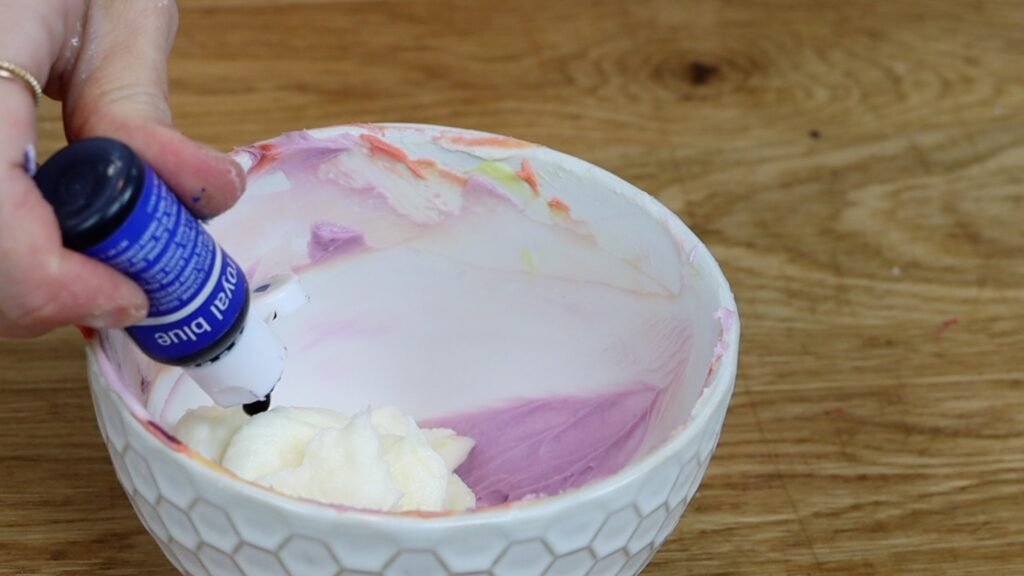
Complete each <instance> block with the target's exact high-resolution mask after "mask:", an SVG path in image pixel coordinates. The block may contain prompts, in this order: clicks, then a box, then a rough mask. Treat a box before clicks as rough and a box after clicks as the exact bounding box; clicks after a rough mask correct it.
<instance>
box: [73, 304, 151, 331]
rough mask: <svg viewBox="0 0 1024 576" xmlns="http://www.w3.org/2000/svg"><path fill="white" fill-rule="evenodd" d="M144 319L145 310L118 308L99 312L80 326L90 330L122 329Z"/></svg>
mask: <svg viewBox="0 0 1024 576" xmlns="http://www.w3.org/2000/svg"><path fill="white" fill-rule="evenodd" d="M145 317H146V310H145V309H141V308H118V309H115V310H108V311H106V312H99V313H97V314H93V315H92V316H89V317H88V318H86V319H85V320H84V321H83V322H82V324H84V325H86V326H89V327H90V328H98V329H104V328H123V327H125V326H130V325H132V324H135V323H136V322H139V321H140V320H142V319H143V318H145Z"/></svg>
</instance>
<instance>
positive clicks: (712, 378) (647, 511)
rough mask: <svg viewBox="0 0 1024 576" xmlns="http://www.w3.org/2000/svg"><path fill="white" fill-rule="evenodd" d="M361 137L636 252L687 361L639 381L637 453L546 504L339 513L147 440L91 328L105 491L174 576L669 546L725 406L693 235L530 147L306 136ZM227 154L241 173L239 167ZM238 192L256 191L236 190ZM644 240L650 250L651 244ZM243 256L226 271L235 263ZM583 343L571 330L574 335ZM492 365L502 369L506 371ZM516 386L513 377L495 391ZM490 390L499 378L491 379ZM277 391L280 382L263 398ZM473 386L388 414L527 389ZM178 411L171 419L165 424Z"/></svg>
mask: <svg viewBox="0 0 1024 576" xmlns="http://www.w3.org/2000/svg"><path fill="white" fill-rule="evenodd" d="M365 131H371V132H372V133H373V134H377V135H380V136H382V137H384V138H387V139H389V140H392V141H395V142H398V143H400V144H401V145H402V146H403V147H404V148H405V149H407V150H409V151H411V152H410V153H415V155H416V156H418V157H428V158H432V159H434V160H437V161H439V162H453V163H456V164H457V163H459V162H462V163H463V164H465V162H467V161H468V160H467V154H466V147H467V146H470V145H471V144H472V145H473V146H475V147H476V149H477V150H476V152H477V153H478V155H483V156H487V157H489V158H491V159H493V160H495V161H497V162H504V163H506V164H508V165H509V166H511V167H513V168H516V167H518V166H520V163H521V161H522V159H523V158H528V159H529V160H530V161H531V162H532V167H533V170H534V171H535V173H536V176H537V179H538V180H539V182H540V184H541V185H542V186H541V189H542V190H543V191H544V192H543V193H544V194H545V195H550V197H551V198H555V197H557V198H559V199H562V200H565V201H567V202H569V203H570V204H572V205H573V206H574V212H575V213H577V214H579V215H580V216H578V217H579V218H581V219H582V220H587V218H588V216H587V214H591V215H592V216H591V217H589V218H590V219H591V221H590V222H588V223H587V224H588V225H592V226H595V227H599V228H601V229H602V231H601V232H600V233H599V234H598V235H599V236H600V235H601V234H604V237H603V239H602V242H605V244H606V245H612V246H614V247H615V248H614V249H615V250H617V251H619V252H620V254H625V255H626V256H629V253H630V251H634V252H636V254H638V255H640V256H641V258H639V259H635V260H634V262H635V263H637V264H636V266H637V267H639V268H641V269H645V270H646V272H647V273H649V275H651V276H655V277H660V278H662V279H667V280H665V281H664V282H663V284H664V285H668V286H669V288H668V290H669V292H671V293H672V294H673V295H674V296H673V297H674V298H677V299H678V302H680V304H679V305H680V306H681V307H682V308H680V310H684V308H685V310H684V311H683V312H682V314H684V315H685V321H686V322H688V323H689V324H688V325H691V326H692V334H691V336H692V338H687V339H686V344H685V345H686V346H687V349H686V350H672V349H669V350H668V352H669V355H670V356H671V355H675V354H688V355H690V357H691V361H689V364H688V368H686V369H685V370H680V371H677V372H671V374H674V375H675V376H673V378H674V381H670V382H657V383H656V384H658V385H661V386H665V387H667V389H670V390H672V393H671V394H668V395H666V399H665V403H664V405H663V406H662V409H661V411H660V413H659V417H658V421H657V422H655V423H654V424H653V425H652V428H651V431H650V432H649V434H648V436H649V438H648V441H646V442H645V445H644V447H643V448H642V449H641V451H640V453H639V454H638V455H637V457H636V458H635V459H634V460H633V461H632V462H631V463H630V464H628V465H627V466H626V467H625V468H623V469H622V470H621V471H619V472H617V473H615V474H613V475H611V476H609V477H606V478H603V479H599V480H596V481H593V482H591V483H589V484H586V485H584V486H583V487H580V488H576V489H573V490H569V491H567V492H565V493H562V494H560V495H556V496H551V497H545V498H539V499H536V500H531V501H529V502H523V503H519V504H516V505H511V506H498V507H494V508H489V509H483V510H479V511H475V512H472V513H466V514H447V515H438V516H426V515H416V514H406V515H393V514H384V513H376V512H365V511H358V510H342V509H339V508H337V507H332V506H327V505H323V504H319V503H315V502H309V501H303V500H298V499H294V498H289V497H286V496H283V495H279V494H276V493H273V492H271V491H269V490H267V489H264V488H262V487H260V486H257V485H254V484H250V483H246V482H244V481H241V480H239V479H237V478H234V477H232V476H230V475H229V474H227V473H225V471H224V470H222V469H220V468H219V467H218V466H217V465H215V464H213V463H210V462H208V461H205V460H203V459H202V458H201V457H199V456H198V455H197V454H196V453H194V452H192V451H191V450H190V449H188V447H186V446H184V445H182V444H181V443H180V442H178V441H177V440H175V439H174V438H173V437H172V436H171V435H169V434H168V433H167V432H166V431H165V430H166V429H168V426H169V424H170V422H168V420H167V419H168V416H167V409H165V404H168V401H167V398H164V396H167V391H166V390H164V391H159V392H154V390H157V389H159V388H160V386H159V385H158V383H153V382H149V381H147V382H145V383H142V382H143V380H142V377H143V376H145V374H146V370H147V368H146V366H145V364H146V363H145V361H142V360H140V359H139V357H138V355H137V353H136V351H135V350H134V349H133V347H132V346H131V345H129V344H128V343H127V341H126V339H125V338H124V337H123V335H122V334H121V333H119V332H103V333H100V334H99V335H98V336H97V337H96V338H94V339H93V340H92V341H91V342H90V344H89V347H88V360H89V381H90V386H91V390H92V394H93V399H94V402H95V407H96V414H97V420H98V422H99V425H100V430H101V432H102V434H103V438H104V440H105V442H106V444H107V447H108V449H109V451H110V455H111V460H112V461H113V464H114V468H115V470H116V472H117V478H118V480H119V481H120V482H121V484H122V486H123V487H124V489H125V492H126V493H127V494H128V497H129V500H130V501H131V503H132V506H133V507H134V508H135V511H136V513H137V514H138V516H139V518H140V519H141V520H142V523H143V524H144V525H145V527H146V528H147V529H148V530H149V532H150V533H151V534H152V536H153V537H154V539H155V540H156V542H157V543H158V544H159V545H160V547H161V549H162V550H163V551H164V553H165V554H166V555H167V558H168V559H169V560H170V561H171V562H172V563H173V564H174V565H175V567H177V568H178V569H179V570H180V571H181V572H183V573H186V574H193V575H205V574H210V575H214V576H226V575H232V574H250V575H279V574H281V575H291V576H317V575H323V576H331V575H339V574H344V575H349V574H351V575H368V574H385V575H388V576H400V575H406V576H432V575H444V574H453V575H454V574H460V575H469V574H490V575H494V576H503V575H508V576H541V575H551V576H572V575H584V574H586V575H591V576H598V575H626V576H630V575H635V574H638V573H639V572H640V571H641V570H642V569H643V567H644V566H645V565H646V564H647V562H648V561H649V560H650V559H651V557H652V556H653V555H654V553H655V551H656V550H657V549H658V547H659V546H661V544H662V543H663V542H664V541H665V539H666V538H667V537H668V536H669V534H671V532H672V530H673V529H674V528H675V526H676V524H677V523H678V522H679V519H680V516H681V515H682V513H683V510H684V509H685V508H686V506H687V504H688V503H689V501H690V500H691V498H692V497H693V495H694V493H695V492H696V490H697V486H698V484H699V483H700V480H701V478H702V476H703V474H704V471H705V469H706V468H707V465H708V461H709V459H710V457H711V454H712V452H713V451H714V448H715V445H716V443H717V440H718V436H719V433H720V431H721V428H722V423H723V419H724V417H725V413H726V407H727V404H728V401H729V398H730V396H731V394H732V389H733V385H734V381H735V377H736V364H737V354H738V339H739V324H738V322H736V321H735V316H734V315H733V314H731V311H734V310H735V302H734V300H733V297H732V294H731V292H730V290H729V287H728V284H727V282H726V280H725V278H724V277H723V275H722V272H721V270H720V269H719V267H718V265H717V263H716V262H715V260H714V259H713V258H712V256H711V254H710V253H709V252H708V251H707V250H706V249H704V247H703V245H702V244H701V243H700V241H699V240H698V239H697V238H696V236H694V234H693V233H692V232H691V231H690V230H689V229H688V228H686V226H685V225H683V223H682V222H680V221H679V219H678V218H677V217H676V216H675V215H674V214H672V213H671V212H670V211H668V210H667V209H666V208H664V207H663V206H662V205H661V204H659V203H657V202H656V201H655V200H654V199H653V198H652V197H650V196H649V195H647V194H645V193H644V192H642V191H640V190H638V189H637V188H635V187H633V186H631V185H629V184H628V183H626V182H624V181H622V180H621V179H619V178H617V177H615V176H613V175H612V174H610V173H608V172H605V171H604V170H601V169H599V168H597V167H595V166H593V165H590V164H588V163H586V162H583V161H581V160H578V159H576V158H573V157H570V156H566V155H564V154H561V153H558V152H555V151H552V150H549V149H546V148H542V147H539V146H534V145H529V144H526V143H522V142H517V141H513V140H510V139H505V138H501V137H495V136H491V135H486V134H481V133H477V132H470V131H462V130H455V129H449V128H441V127H431V126H414V125H385V126H378V127H366V126H349V127H336V128H331V129H325V130H318V131H313V132H311V133H310V134H311V135H312V136H314V137H323V138H329V137H331V136H332V135H337V134H339V133H351V134H359V133H362V132H365ZM473 143H475V144H473ZM239 158H240V159H241V160H243V161H244V162H246V163H248V164H251V162H252V159H251V158H246V156H245V154H240V156H239ZM474 161H476V160H474ZM250 185H251V187H256V188H258V187H259V186H261V185H262V184H260V182H258V179H256V178H254V179H253V181H252V182H251V184H250ZM273 186H278V187H279V183H278V184H274V185H273ZM273 186H271V185H270V184H266V185H265V187H267V190H264V191H263V192H261V193H262V194H274V193H278V192H276V191H274V190H271V189H270V188H272V187H273ZM261 193H260V192H258V193H256V194H255V195H254V194H253V192H252V190H250V192H249V193H248V194H247V196H249V195H253V196H254V197H258V196H259V195H260V194H261ZM253 201H255V200H253ZM247 202H249V200H247V199H243V201H242V202H241V203H240V205H239V208H238V209H236V210H235V211H232V212H231V213H229V214H231V215H234V216H233V218H234V222H235V223H234V224H233V223H232V220H231V218H228V219H227V220H225V222H226V223H224V224H219V223H220V222H221V221H220V220H218V221H217V222H215V223H214V226H213V230H214V233H215V235H216V236H218V238H219V239H220V240H221V241H222V242H224V243H225V245H226V246H227V247H228V248H229V250H230V251H232V252H233V253H236V252H242V253H244V252H245V249H244V247H243V246H237V247H233V246H232V242H235V243H237V238H235V236H233V235H237V234H238V230H240V228H238V227H239V226H244V225H245V223H244V218H245V215H246V208H245V206H246V205H247V204H246V203H247ZM576 207H579V210H578V211H577V210H576ZM595 214H596V216H594V215H595ZM233 227H234V228H233ZM666 239H667V240H666ZM666 241H667V242H668V244H666ZM659 242H660V243H661V245H660V247H659V246H653V244H657V243H659ZM666 250H667V252H666ZM236 257H237V254H236ZM246 257H248V256H246V255H243V256H242V257H240V258H239V260H240V262H241V264H242V265H243V266H246V265H247V262H246V261H245V259H246ZM645 267H646V268H645ZM677 279H678V280H679V281H678V282H677V281H676V280H677ZM390 280H393V279H389V280H388V281H390ZM723 316H724V320H723ZM537 321H538V322H542V321H543V320H542V319H538V320H537ZM609 321H611V322H614V321H615V320H614V319H612V320H609ZM561 328H562V329H566V327H564V326H563V327H561ZM568 329H569V330H572V329H573V327H572V326H569V327H568ZM581 330H582V329H581ZM598 332H600V330H597V331H595V334H596V333H598ZM599 337H600V336H596V335H595V336H591V335H589V334H585V333H584V332H582V331H581V332H580V338H581V339H584V340H585V339H587V338H591V339H594V338H599ZM441 340H442V341H443V340H444V339H443V338H442V339H441ZM640 340H642V338H641V339H640ZM440 345H447V346H458V345H460V343H459V342H455V341H451V342H441V344H440ZM672 345H675V344H672ZM679 345H680V346H682V345H683V344H682V343H680V344H679ZM627 347H628V345H627ZM647 347H648V345H647V344H646V343H643V342H640V343H639V344H637V348H636V350H626V351H627V352H629V353H630V354H632V355H633V356H634V357H637V356H638V357H640V359H639V360H637V362H640V363H641V364H642V363H644V362H647V363H651V362H655V361H657V358H654V357H651V358H645V357H643V355H644V353H645V352H644V350H645V349H647ZM438 350H443V349H442V348H438ZM634 360H636V358H634ZM410 362H414V360H410ZM440 365H441V366H443V365H444V363H443V362H441V363H440ZM488 366H490V364H488ZM497 368H498V369H499V370H508V371H512V372H515V371H516V370H517V369H519V368H517V367H516V366H515V365H512V364H509V365H507V366H498V367H497ZM561 368H563V369H564V368H565V367H561ZM360 369H362V370H364V371H365V372H366V373H367V374H372V372H373V370H374V369H375V367H374V366H373V365H372V364H369V365H367V366H362V367H360ZM569 369H570V370H571V369H572V367H571V366H570V367H569ZM294 370H299V369H298V368H294ZM579 370H581V371H583V370H584V367H582V366H581V367H579ZM563 373H565V372H564V370H563ZM520 376H522V375H517V374H513V375H512V376H510V379H509V380H508V381H510V382H514V381H517V380H516V378H518V377H520ZM495 380H496V381H499V384H501V382H502V381H501V377H499V376H497V375H496V376H495ZM137 382H138V383H137ZM540 384H541V385H542V386H543V385H550V383H540ZM287 385H288V383H287V382H283V383H282V385H281V386H279V388H285V387H287ZM401 385H402V384H401V382H399V383H398V384H396V386H398V388H397V389H394V390H392V389H391V388H388V386H387V383H385V384H383V385H382V386H383V387H381V388H372V389H370V391H369V392H367V391H363V392H362V394H363V396H359V393H358V392H357V393H355V395H356V396H357V398H356V399H355V400H354V402H355V405H357V406H358V405H360V403H363V402H364V401H366V400H371V399H372V398H373V397H374V394H381V395H383V396H388V395H389V394H391V397H390V398H388V400H393V399H394V398H395V397H398V396H400V395H401V394H402V390H401ZM407 385H416V383H408V384H407ZM295 386H296V387H298V384H295ZM478 388H481V389H483V391H477V390H467V391H466V394H455V395H454V400H453V399H452V395H451V394H450V392H452V391H450V390H449V391H447V392H449V394H446V395H445V398H446V399H447V400H446V401H447V402H448V404H449V405H447V406H444V407H442V408H437V409H435V408H434V407H432V406H430V405H429V403H430V398H431V394H429V393H428V394H422V393H421V394H419V395H415V394H413V395H410V397H411V398H413V399H412V400H411V406H401V405H400V407H401V408H402V409H403V410H407V411H409V412H410V413H412V414H413V415H414V416H417V417H421V416H428V417H429V416H436V415H438V413H444V412H445V411H450V410H451V409H453V408H462V407H463V406H462V404H460V403H466V406H465V407H466V408H476V407H479V406H481V405H488V404H489V403H494V402H496V401H500V400H501V399H507V398H514V397H516V396H517V395H523V394H527V395H528V394H530V393H532V391H526V392H523V391H519V390H509V389H507V388H508V384H501V385H495V386H486V387H478ZM573 391H575V390H572V389H567V390H564V392H573ZM308 392H309V391H308V390H306V391H304V392H302V393H299V392H296V394H298V396H297V397H304V398H307V399H308V398H309V396H308V394H307V395H306V396H302V394H306V393H308ZM352 393H353V392H352V390H348V391H346V394H347V395H351V394H352ZM161 395H163V396H161ZM287 395H288V393H286V392H283V393H282V394H280V396H287ZM157 396H161V397H160V398H157ZM193 396H194V395H193ZM328 396H329V395H328ZM193 403H194V402H193ZM285 403H287V402H285ZM339 403H340V404H344V402H342V401H340V400H337V399H332V398H327V399H326V400H325V401H324V403H323V404H324V405H328V406H330V407H332V408H338V409H347V408H351V406H350V405H339ZM182 409H183V408H182V407H181V406H178V407H176V408H175V409H174V411H175V412H176V413H180V411H181V410H182ZM438 411H440V412H438ZM172 420H173V418H172ZM697 545H699V543H698V544H697Z"/></svg>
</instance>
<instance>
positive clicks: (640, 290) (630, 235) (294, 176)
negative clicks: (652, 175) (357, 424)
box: [102, 125, 731, 485]
mask: <svg viewBox="0 0 1024 576" xmlns="http://www.w3.org/2000/svg"><path fill="white" fill-rule="evenodd" d="M237 157H238V158H239V160H240V161H241V162H242V163H243V164H244V165H245V166H246V167H247V169H248V171H249V185H248V190H247V192H246V194H245V196H244V197H243V198H242V200H241V201H240V202H239V204H238V205H237V206H236V207H235V208H234V209H233V210H231V211H229V212H228V213H227V214H225V215H223V216H221V217H219V218H217V219H216V220H214V221H213V222H212V223H211V224H210V230H211V231H212V232H213V234H214V236H215V237H216V238H217V239H218V240H219V241H220V242H221V243H222V244H223V245H224V247H225V248H226V249H227V251H228V252H229V253H230V254H231V255H232V256H233V257H234V258H235V259H236V260H237V261H238V262H239V263H240V264H241V265H242V267H243V268H244V269H245V270H246V274H247V276H248V278H249V281H250V284H251V287H253V288H259V287H262V286H264V285H266V284H268V283H269V284H271V285H272V286H273V287H274V290H269V291H268V292H269V293H271V294H277V295H278V296H280V295H281V294H283V293H285V292H287V290H278V291H277V292H275V290H276V289H277V288H278V287H279V286H281V285H284V284H287V285H288V287H289V288H288V290H292V291H293V292H294V291H295V290H298V292H300V293H301V294H302V296H303V298H302V299H301V300H302V302H300V304H299V305H283V304H280V303H277V304H272V305H270V308H274V307H275V306H277V307H276V308H274V309H275V310H277V311H278V312H280V314H278V317H277V318H276V319H273V320H272V322H271V327H272V329H273V330H274V331H275V332H276V333H277V334H278V335H279V336H280V337H281V339H282V340H283V341H284V342H285V344H286V346H287V348H288V360H287V365H286V370H285V375H284V379H283V380H282V381H281V382H280V383H279V384H278V386H277V388H276V390H275V392H274V404H275V405H296V406H319V407H327V408H332V409H335V410H340V411H343V412H348V413H351V412H354V411H357V410H360V409H362V408H365V407H366V406H368V405H394V406H396V407H398V408H400V409H401V410H403V411H404V412H406V413H409V414H411V415H413V416H415V417H416V418H417V419H422V420H425V421H428V422H432V423H435V424H443V425H449V426H451V427H455V428H456V429H457V430H458V431H459V432H460V433H464V434H469V435H471V436H477V437H478V441H479V442H481V444H478V448H477V450H482V451H484V452H486V451H487V450H498V449H505V450H508V445H509V444H508V442H510V441H511V440H510V439H512V440H514V441H515V442H516V443H517V444H516V445H524V444H529V443H530V442H534V443H535V444H537V443H539V444H538V445H537V446H535V448H536V450H535V452H536V455H537V456H540V457H547V456H546V455H550V456H552V457H554V456H557V455H558V453H559V451H563V452H566V451H577V452H578V451H579V450H581V449H582V450H584V451H587V450H596V449H598V448H601V446H600V445H603V444H608V443H610V442H618V443H619V444H620V449H619V451H618V452H617V453H616V456H615V457H614V458H613V460H614V461H615V462H614V465H615V467H621V466H622V465H624V464H625V463H627V462H628V461H630V460H632V459H634V458H636V457H638V456H640V455H643V454H645V453H647V452H649V451H650V450H651V449H652V448H654V447H656V446H657V445H659V444H661V443H662V442H664V441H665V440H666V439H667V438H668V437H669V436H670V435H671V434H672V433H673V431H675V430H677V429H678V428H679V427H680V426H682V425H684V424H685V423H686V422H687V420H688V419H689V418H690V416H691V412H692V411H693V408H694V405H695V403H696V402H697V400H698V398H699V396H700V395H701V393H702V390H703V389H704V387H705V385H706V383H707V382H708V378H709V374H710V373H711V372H712V370H713V368H714V363H715V361H716V360H717V358H718V357H719V356H720V355H721V354H722V352H723V347H724V341H723V333H727V332H728V325H727V324H728V322H729V319H730V318H731V312H730V311H728V310H723V309H722V307H723V305H726V304H727V302H726V300H727V299H728V296H727V295H728V289H727V286H726V285H725V282H724V279H722V277H721V273H720V271H719V270H718V268H717V266H716V265H715V263H714V261H713V259H712V258H711V257H710V255H709V254H707V252H706V250H703V247H702V246H701V245H700V243H699V241H698V240H697V239H696V238H695V237H694V236H693V235H692V233H690V232H689V230H687V229H686V228H685V226H683V225H682V224H681V223H680V222H679V221H678V219H676V218H675V216H674V215H672V214H671V213H670V212H669V211H668V210H666V209H664V208H663V207H661V206H660V205H659V204H657V203H656V202H654V201H653V200H652V199H651V198H650V197H649V196H647V195H646V194H644V193H643V192H641V191H639V190H637V189H636V188H634V187H632V186H630V185H629V184H627V183H626V182H624V181H622V180H620V179H619V178H616V177H614V176H612V175H611V174H609V173H607V172H605V171H603V170H600V169H598V168H596V167H594V166H592V165H590V164H587V163H585V162H583V161H580V160H578V159H575V158H572V157H569V156H566V155H563V154H560V153H557V152H554V151H551V150H549V149H546V148H542V147H539V146H534V145H531V144H528V143H525V142H521V141H517V140H512V139H508V138H502V137H496V136H493V135H487V134H481V133H477V132H470V131H464V130H455V129H448V128H439V127H427V126H408V125H387V126H347V127H338V128H331V129H323V130H316V131H310V132H302V133H292V134H288V135H285V136H282V137H281V138H278V139H275V140H272V141H268V142H265V143H262V144H259V145H255V146H252V147H249V148H246V149H242V150H241V151H239V152H238V153H237ZM292 295H294V294H292ZM286 296H287V295H286ZM286 299H287V298H286ZM253 301H254V308H259V306H258V303H259V302H260V301H261V300H260V296H259V295H258V294H255V295H254V300H253ZM292 303H293V304H294V302H292ZM264 304H265V302H264ZM723 321H724V322H725V323H726V325H725V326H724V328H725V330H723ZM102 345H103V350H104V353H105V354H106V356H107V357H108V359H109V360H111V361H112V363H113V364H114V365H115V366H116V367H117V369H118V371H119V372H120V374H121V375H122V376H123V378H122V380H123V381H122V382H121V383H120V385H119V386H118V391H119V392H120V393H121V394H122V396H123V397H124V398H125V399H126V400H128V401H129V404H130V406H131V407H133V408H134V410H135V412H136V414H137V415H139V416H142V417H146V418H151V419H153V420H155V421H156V422H158V423H159V424H161V425H162V426H164V427H165V428H168V429H170V428H172V427H173V424H174V423H175V422H176V421H177V419H178V418H179V417H180V416H181V414H183V413H184V412H185V411H186V410H188V409H189V408H192V407H195V406H198V405H203V404H212V402H211V401H210V400H209V398H208V397H207V396H206V395H205V394H204V393H203V392H202V391H201V390H200V389H199V388H198V387H197V386H196V385H195V384H194V383H192V381H191V380H190V379H189V378H188V377H187V376H185V375H184V373H183V372H182V371H181V370H180V369H177V368H168V367H164V366H159V365H157V364H155V363H153V362H151V361H149V360H148V359H146V358H144V357H142V356H141V355H140V354H139V353H138V352H137V351H136V350H135V348H134V346H133V345H132V344H131V343H130V342H129V341H127V339H126V338H125V337H124V336H123V335H122V334H121V333H117V332H108V333H105V334H103V339H102ZM460 428H461V429H460ZM555 428H558V429H568V430H570V432H569V436H571V438H570V439H568V440H567V436H566V434H561V435H559V434H551V433H549V432H550V431H551V430H553V429H555ZM538 438H539V439H538ZM570 440H571V441H570ZM502 442H505V444H503V446H505V448H500V447H499V444H501V443H502ZM590 472H593V470H590ZM605 472H609V471H607V470H606V471H605ZM471 485H472V484H471Z"/></svg>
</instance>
